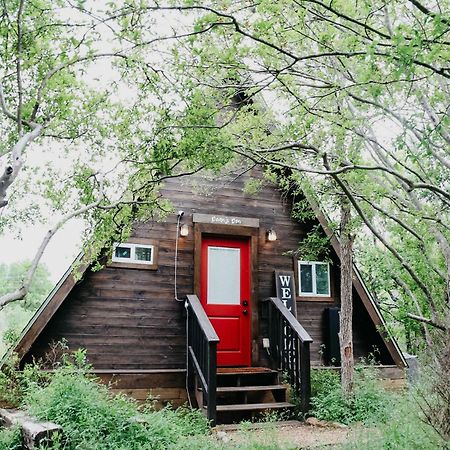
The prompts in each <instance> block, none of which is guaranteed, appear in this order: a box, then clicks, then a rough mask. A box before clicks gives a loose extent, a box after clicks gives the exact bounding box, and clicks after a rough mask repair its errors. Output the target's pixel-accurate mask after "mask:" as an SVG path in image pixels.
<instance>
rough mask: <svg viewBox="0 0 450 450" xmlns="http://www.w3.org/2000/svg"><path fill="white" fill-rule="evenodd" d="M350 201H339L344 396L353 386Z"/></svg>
mask: <svg viewBox="0 0 450 450" xmlns="http://www.w3.org/2000/svg"><path fill="white" fill-rule="evenodd" d="M350 222H351V209H350V202H349V201H348V200H347V199H346V198H345V199H342V203H341V226H340V228H341V233H340V234H341V315H340V330H339V342H340V348H341V382H342V390H343V392H344V395H345V396H349V395H350V394H351V393H352V388H353V369H354V361H353V333H352V328H353V326H352V315H353V301H352V288H353V281H352V275H353V258H352V247H353V236H352V233H351V223H350Z"/></svg>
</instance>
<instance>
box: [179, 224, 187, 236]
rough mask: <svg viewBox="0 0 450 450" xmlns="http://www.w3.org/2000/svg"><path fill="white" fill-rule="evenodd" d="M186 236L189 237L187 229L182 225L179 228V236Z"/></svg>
mask: <svg viewBox="0 0 450 450" xmlns="http://www.w3.org/2000/svg"><path fill="white" fill-rule="evenodd" d="M187 235H189V227H188V226H187V224H185V223H183V225H181V227H180V236H183V237H186V236H187Z"/></svg>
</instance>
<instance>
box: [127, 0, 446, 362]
mask: <svg viewBox="0 0 450 450" xmlns="http://www.w3.org/2000/svg"><path fill="white" fill-rule="evenodd" d="M155 8H158V9H159V10H160V11H165V12H167V11H181V12H183V11H184V12H187V14H189V17H190V18H192V17H195V19H196V24H195V28H194V30H195V36H192V34H190V35H189V38H188V39H184V40H183V39H181V38H180V39H179V41H178V45H177V47H176V48H174V49H173V51H172V56H173V61H174V62H175V63H176V64H177V65H178V67H179V71H178V73H177V75H178V80H181V81H184V82H185V84H186V85H188V86H194V87H195V88H201V89H203V92H204V95H205V96H207V95H209V96H210V98H213V99H215V104H216V105H220V108H219V110H217V109H216V111H215V112H214V111H211V114H212V115H213V114H216V115H217V116H219V117H220V121H218V123H220V125H218V128H219V127H220V129H228V130H229V132H230V134H231V135H232V136H233V138H234V140H233V145H234V151H235V152H236V153H238V154H240V155H243V156H244V157H246V158H249V159H251V160H252V161H254V162H255V163H257V164H262V165H264V166H265V167H284V168H288V169H290V170H291V171H292V172H293V173H294V174H298V173H301V174H303V180H307V183H309V184H310V183H312V184H313V185H314V187H315V189H314V190H315V192H317V193H318V195H319V196H320V197H321V202H320V203H321V205H323V206H325V207H326V205H327V204H336V203H337V202H336V201H335V200H333V198H335V197H336V196H338V197H340V196H341V195H342V194H344V195H345V196H346V197H347V199H348V201H349V202H350V204H351V208H352V211H353V213H354V215H355V216H356V217H358V218H359V222H360V224H361V232H363V233H366V232H367V233H370V234H371V235H372V236H373V238H374V239H375V241H376V242H377V243H376V244H375V245H376V248H378V249H380V251H381V252H382V254H383V259H384V260H386V264H387V265H389V266H390V267H391V268H392V273H393V275H394V276H392V277H391V278H390V283H389V285H386V286H384V287H383V289H382V290H381V291H380V292H379V298H380V299H381V298H387V297H388V296H389V295H390V294H391V293H392V290H391V289H390V288H391V287H392V286H394V287H395V289H396V291H397V292H398V295H399V296H400V297H401V298H402V303H403V305H404V307H402V308H401V309H402V311H403V317H402V320H404V319H405V317H407V318H409V319H410V320H414V321H419V322H420V323H422V324H424V327H425V329H426V330H427V332H428V338H429V340H430V343H431V344H433V342H436V343H437V342H438V341H441V340H440V339H437V340H436V341H433V339H434V338H433V336H434V335H439V334H441V333H444V334H445V335H446V336H449V333H450V295H449V286H450V245H449V227H448V223H449V221H448V205H449V201H450V196H449V194H448V186H449V168H450V161H449V156H448V144H449V143H450V139H449V134H448V105H449V102H448V99H449V85H448V80H449V79H450V69H449V67H448V60H449V45H450V43H449V42H448V38H447V35H448V28H449V23H450V21H449V17H448V15H447V14H446V11H448V3H447V2H446V1H445V0H444V1H439V2H433V3H431V2H430V3H429V4H428V3H427V4H423V3H421V2H418V1H416V0H409V1H408V0H402V1H400V0H398V1H394V2H389V3H386V2H382V1H374V2H363V3H361V2H358V3H351V2H347V1H344V0H342V1H335V2H333V3H331V4H330V3H327V2H321V1H320V0H302V1H284V0H280V1H277V2H267V1H264V0H260V1H257V2H252V3H251V4H249V3H247V2H243V1H219V2H218V1H215V2H203V1H202V2H193V1H188V2H185V3H176V2H175V4H171V5H170V6H168V5H161V4H158V5H155V4H152V3H150V2H148V3H146V2H139V3H136V4H134V3H129V4H127V5H126V6H125V7H124V8H123V9H122V11H121V14H122V15H123V16H124V17H125V16H128V17H134V18H136V17H138V18H139V21H140V22H141V23H144V22H145V20H146V17H147V16H148V14H150V13H151V12H152V11H154V9H155ZM127 30H128V32H129V34H130V35H131V34H132V30H134V31H136V27H134V28H133V26H132V24H131V22H129V23H128V25H127ZM186 33H187V34H189V33H188V32H187V31H186ZM180 34H182V33H180ZM134 42H135V45H137V46H138V45H141V44H142V43H143V42H146V30H145V29H140V30H139V32H137V34H136V36H135V40H134ZM236 104H237V105H238V106H239V108H238V109H236V108H228V106H229V105H235V106H236ZM255 108H256V109H257V110H258V114H255ZM344 150H345V151H344ZM305 174H309V176H308V177H305V176H304V175H305ZM297 178H298V177H297ZM301 179H302V177H300V181H301ZM330 180H332V181H333V183H330ZM305 188H306V187H305ZM405 239H406V242H405ZM381 249H383V250H381ZM357 250H358V253H361V252H363V249H358V248H357ZM386 252H387V253H386ZM372 264H373V262H372ZM409 293H413V297H411V296H410V295H409ZM398 303H399V302H396V306H397V305H398ZM436 345H437V344H436ZM436 353H437V354H438V353H439V351H436Z"/></svg>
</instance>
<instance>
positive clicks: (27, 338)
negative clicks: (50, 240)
mask: <svg viewBox="0 0 450 450" xmlns="http://www.w3.org/2000/svg"><path fill="white" fill-rule="evenodd" d="M304 196H305V198H306V199H307V201H308V202H309V204H310V205H311V208H312V210H313V212H314V214H315V216H316V218H317V220H318V221H319V223H320V225H321V226H322V228H323V230H324V232H325V233H326V235H327V236H328V238H329V239H330V243H331V245H332V247H333V249H334V251H335V252H336V254H337V256H338V257H339V258H340V243H339V239H338V237H337V236H336V235H335V233H334V232H333V231H332V229H331V227H330V226H329V220H328V219H327V217H326V216H325V214H324V213H323V211H322V210H321V209H320V208H319V206H318V204H317V202H316V201H315V200H314V199H313V198H312V196H311V195H308V194H307V193H306V192H304ZM83 256H84V255H83V254H80V255H78V257H77V258H76V259H75V261H74V263H73V264H72V265H71V266H70V267H69V269H68V270H67V271H66V273H65V274H64V275H63V276H62V278H61V279H60V280H59V282H58V283H57V285H56V286H55V287H54V289H53V290H52V292H51V293H50V294H49V295H48V297H47V299H46V300H45V301H44V303H43V304H42V305H41V307H40V308H39V309H38V310H37V311H36V313H35V314H34V316H33V317H32V318H31V320H30V321H29V323H28V324H27V326H26V327H25V329H24V330H23V332H22V334H21V336H20V338H19V341H18V343H17V345H16V346H15V347H12V348H11V349H10V350H9V351H8V352H7V353H6V355H5V356H4V357H3V359H2V360H1V361H0V367H1V366H2V365H3V364H4V363H5V361H6V360H7V358H8V357H9V356H10V355H11V353H12V352H16V353H17V354H18V355H19V357H20V359H22V358H23V357H24V356H25V354H26V353H27V352H28V351H29V350H30V348H31V346H32V345H33V343H34V342H35V341H36V339H37V338H38V336H39V335H40V334H41V333H42V331H43V330H44V328H45V326H46V325H47V324H48V323H49V321H50V320H51V319H52V317H53V316H54V315H55V313H56V312H57V311H58V309H59V307H60V306H61V305H62V304H63V303H64V301H65V300H66V298H67V296H68V295H69V294H70V292H71V291H72V289H73V288H74V287H75V285H76V283H77V278H76V277H75V276H74V273H75V270H76V273H77V275H78V276H79V275H81V276H82V275H83V274H84V273H85V272H86V270H87V269H88V267H89V265H90V264H89V263H87V262H82V260H83ZM74 267H76V269H74ZM353 286H354V288H355V290H356V292H357V293H358V295H359V297H360V298H361V300H362V303H363V305H364V307H365V309H366V310H367V312H368V314H369V317H370V319H371V321H372V322H373V324H374V325H375V327H376V329H377V331H378V333H379V334H380V336H381V338H382V339H383V341H384V343H385V345H386V348H387V350H388V352H389V354H390V355H391V357H392V359H393V360H394V361H395V363H396V364H397V365H398V366H402V367H406V366H407V363H406V361H405V359H404V357H403V354H402V352H401V350H400V348H399V346H398V344H397V342H396V341H395V339H394V338H393V337H392V336H391V335H390V334H389V332H388V329H387V326H386V322H385V321H384V319H383V317H382V315H381V312H380V311H379V308H378V306H377V304H376V302H375V300H374V299H373V297H372V296H371V294H370V292H369V291H368V289H367V287H366V286H365V284H364V282H363V280H362V277H361V274H360V273H359V271H358V269H357V268H356V266H355V265H353Z"/></svg>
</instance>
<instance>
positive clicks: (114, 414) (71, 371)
mask: <svg viewBox="0 0 450 450" xmlns="http://www.w3.org/2000/svg"><path fill="white" fill-rule="evenodd" d="M24 403H25V404H26V405H27V407H28V409H29V412H30V413H31V414H32V415H34V416H35V417H37V418H39V419H41V420H50V421H53V422H55V423H58V424H59V425H61V426H62V428H63V430H64V436H65V438H66V439H67V443H66V446H65V447H64V448H67V449H75V448H77V449H78V448H83V449H85V450H89V449H92V450H94V449H95V450H107V449H108V450H110V449H111V450H112V449H114V450H116V449H117V450H120V449H123V450H125V449H127V450H134V449H136V450H138V449H142V450H144V449H165V448H169V447H170V446H173V445H175V443H176V442H177V441H178V439H180V438H182V437H183V436H188V435H194V434H206V433H207V431H208V424H207V421H206V419H205V418H204V417H203V416H202V415H201V414H200V412H198V411H193V410H190V409H187V408H180V409H177V410H173V409H171V408H165V409H163V410H161V411H154V410H152V409H151V408H150V407H147V408H146V409H145V410H144V411H140V410H139V409H138V407H137V404H136V403H135V402H134V401H133V400H131V399H129V398H127V397H125V396H121V395H112V394H111V393H110V392H109V391H108V388H107V387H106V386H104V385H101V384H100V383H98V382H97V380H96V379H93V378H92V377H90V376H87V375H86V373H85V372H83V371H82V370H77V369H75V368H74V367H73V366H71V365H68V366H63V367H61V368H60V369H58V370H57V371H56V372H55V373H54V374H53V376H52V378H51V380H50V382H49V383H48V384H47V385H46V386H44V387H42V386H39V385H35V387H34V389H33V388H31V389H28V391H27V393H26V395H25V397H24Z"/></svg>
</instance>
